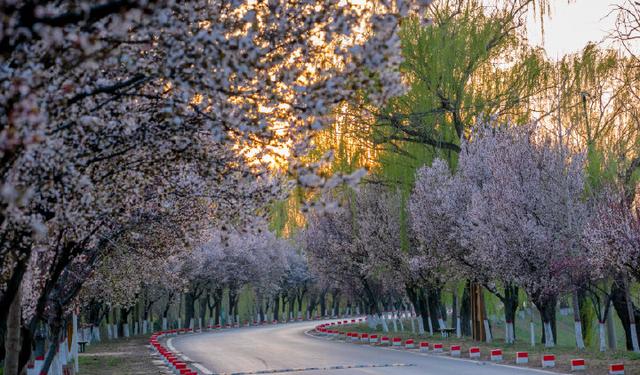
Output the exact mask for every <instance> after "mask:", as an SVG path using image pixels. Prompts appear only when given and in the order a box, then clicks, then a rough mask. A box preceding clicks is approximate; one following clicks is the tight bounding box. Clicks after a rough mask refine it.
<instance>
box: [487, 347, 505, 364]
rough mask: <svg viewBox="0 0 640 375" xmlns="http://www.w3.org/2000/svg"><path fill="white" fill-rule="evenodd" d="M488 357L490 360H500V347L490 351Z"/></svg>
mask: <svg viewBox="0 0 640 375" xmlns="http://www.w3.org/2000/svg"><path fill="white" fill-rule="evenodd" d="M489 357H490V359H491V361H492V362H501V361H502V349H493V350H492V351H491V353H490V356H489Z"/></svg>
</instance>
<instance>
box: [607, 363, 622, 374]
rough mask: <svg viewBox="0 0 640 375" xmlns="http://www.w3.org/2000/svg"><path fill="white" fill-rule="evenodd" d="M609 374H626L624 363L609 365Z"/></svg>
mask: <svg viewBox="0 0 640 375" xmlns="http://www.w3.org/2000/svg"><path fill="white" fill-rule="evenodd" d="M609 375H624V364H622V363H614V364H613V365H609Z"/></svg>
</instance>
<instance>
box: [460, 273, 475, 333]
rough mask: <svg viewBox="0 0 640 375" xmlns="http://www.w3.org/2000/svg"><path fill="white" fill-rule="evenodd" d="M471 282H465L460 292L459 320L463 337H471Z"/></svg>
mask: <svg viewBox="0 0 640 375" xmlns="http://www.w3.org/2000/svg"><path fill="white" fill-rule="evenodd" d="M470 287H471V282H470V281H469V280H467V282H466V285H465V287H464V290H463V292H462V301H461V304H460V319H461V322H460V323H461V324H460V325H461V327H460V328H462V335H463V336H471V334H472V332H471V292H470Z"/></svg>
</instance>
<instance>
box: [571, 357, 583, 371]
mask: <svg viewBox="0 0 640 375" xmlns="http://www.w3.org/2000/svg"><path fill="white" fill-rule="evenodd" d="M586 369H587V365H586V363H585V360H584V359H582V358H576V359H572V360H571V371H584V370H586Z"/></svg>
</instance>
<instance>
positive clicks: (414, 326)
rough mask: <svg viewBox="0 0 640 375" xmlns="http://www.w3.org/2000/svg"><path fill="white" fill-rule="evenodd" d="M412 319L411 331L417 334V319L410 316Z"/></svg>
mask: <svg viewBox="0 0 640 375" xmlns="http://www.w3.org/2000/svg"><path fill="white" fill-rule="evenodd" d="M410 320H411V333H413V334H415V333H416V321H415V318H413V317H412V318H410Z"/></svg>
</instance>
